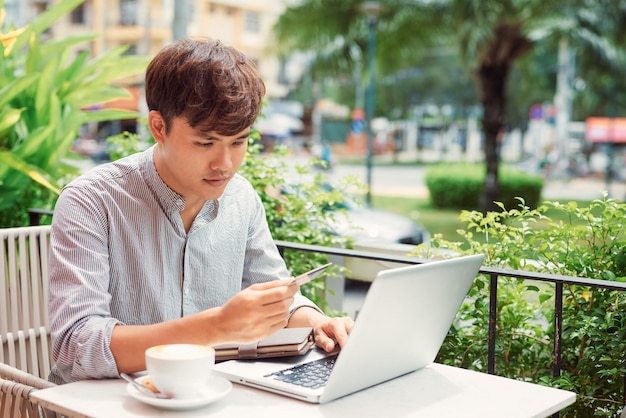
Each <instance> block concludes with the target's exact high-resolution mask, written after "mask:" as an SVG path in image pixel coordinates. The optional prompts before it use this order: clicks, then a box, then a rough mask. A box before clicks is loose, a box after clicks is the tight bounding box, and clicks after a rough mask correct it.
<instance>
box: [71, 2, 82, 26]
mask: <svg viewBox="0 0 626 418" xmlns="http://www.w3.org/2000/svg"><path fill="white" fill-rule="evenodd" d="M70 20H71V22H72V24H74V25H84V24H85V4H84V3H81V4H79V5H78V6H77V7H76V8H75V9H74V10H72V13H71V14H70Z"/></svg>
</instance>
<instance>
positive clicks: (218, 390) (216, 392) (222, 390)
mask: <svg viewBox="0 0 626 418" xmlns="http://www.w3.org/2000/svg"><path fill="white" fill-rule="evenodd" d="M147 378H148V376H141V377H138V378H137V379H135V381H136V382H137V383H139V384H141V382H143V380H144V379H147ZM232 388H233V384H232V383H231V382H230V381H229V380H227V379H224V378H223V377H220V376H213V377H212V378H211V380H210V381H209V384H208V385H207V387H206V388H203V389H202V390H201V391H200V396H198V397H197V398H192V399H176V398H174V399H158V398H151V397H150V396H148V395H144V394H143V393H141V392H140V391H139V390H137V388H135V387H134V386H133V385H131V384H130V383H129V384H128V385H127V386H126V391H127V392H128V394H129V395H130V396H132V397H133V398H135V399H137V400H138V401H141V402H143V403H146V404H148V405H152V406H156V407H157V408H163V409H175V410H183V409H194V408H200V407H202V406H205V405H208V404H210V403H211V402H215V401H217V400H218V399H221V398H222V397H224V396H226V395H227V394H228V393H229V392H230V390H231V389H232Z"/></svg>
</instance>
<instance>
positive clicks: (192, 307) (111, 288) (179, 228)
mask: <svg viewBox="0 0 626 418" xmlns="http://www.w3.org/2000/svg"><path fill="white" fill-rule="evenodd" d="M183 208H184V201H183V199H182V197H181V196H180V195H178V194H177V193H176V192H174V191H173V190H171V189H170V188H169V187H168V186H167V185H166V184H165V183H164V182H163V180H161V178H160V177H159V175H158V173H157V171H156V169H155V166H154V160H153V148H150V149H148V150H146V151H144V152H142V153H138V154H135V155H132V156H130V157H126V158H123V159H120V160H118V161H116V162H113V163H109V164H104V165H101V166H98V167H96V168H94V169H93V170H91V171H89V172H87V173H85V174H84V175H83V176H81V177H79V178H78V179H76V180H74V181H72V182H71V183H70V184H69V185H67V186H66V187H65V188H64V190H63V192H62V193H61V196H60V197H59V199H58V201H57V204H56V206H55V211H54V220H53V224H52V231H51V243H50V288H49V310H50V325H51V332H52V341H53V356H54V359H55V365H54V367H53V370H52V373H51V375H50V380H51V381H52V382H55V383H66V382H71V381H75V380H80V379H88V378H110V377H117V376H118V371H117V366H116V363H115V359H114V358H113V354H112V353H111V350H110V348H109V346H110V342H111V333H112V330H113V327H114V326H116V325H118V324H126V325H142V324H153V323H158V322H162V321H167V320H171V319H176V318H180V317H183V316H187V315H190V314H193V313H196V312H199V311H202V310H206V309H209V308H214V307H217V306H220V305H222V304H224V303H225V302H226V301H227V300H228V299H230V298H231V297H232V296H233V295H235V294H236V293H237V292H239V291H241V290H242V289H243V288H246V287H248V286H250V285H251V284H253V283H258V282H264V281H268V280H274V279H287V278H288V277H289V272H288V271H287V268H286V266H285V263H284V262H283V260H282V258H281V257H280V254H279V253H278V250H277V248H276V245H275V244H274V241H273V239H272V236H271V234H270V231H269V228H268V226H267V221H266V218H265V211H264V209H263V205H262V203H261V200H260V198H259V196H258V195H257V194H256V192H255V191H254V189H253V187H252V185H251V184H250V183H249V182H248V181H247V180H245V179H244V178H243V177H241V176H239V175H236V176H235V177H234V178H233V179H232V180H231V181H230V183H229V184H228V185H227V187H226V189H225V191H224V193H223V195H222V196H221V197H220V198H219V199H217V200H210V201H207V202H206V203H205V204H204V206H203V208H202V209H201V211H200V213H199V214H198V215H197V217H196V218H195V220H194V222H193V224H192V226H191V229H190V230H189V233H186V232H185V228H184V226H183V223H182V219H181V217H180V214H179V212H180V211H181V210H182V209H183ZM301 306H314V304H313V303H312V302H311V301H309V300H308V299H306V298H305V297H304V296H302V295H301V294H298V295H296V300H295V302H294V304H293V306H292V307H291V311H292V312H293V311H294V310H295V309H297V308H298V307H301Z"/></svg>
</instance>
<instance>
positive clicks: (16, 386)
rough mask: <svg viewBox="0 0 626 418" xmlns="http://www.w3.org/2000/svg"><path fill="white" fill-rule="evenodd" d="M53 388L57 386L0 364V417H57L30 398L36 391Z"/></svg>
mask: <svg viewBox="0 0 626 418" xmlns="http://www.w3.org/2000/svg"><path fill="white" fill-rule="evenodd" d="M53 386H56V385H55V384H54V383H51V382H48V381H47V380H44V379H41V378H39V377H37V376H33V375H31V374H29V373H27V372H24V371H22V370H19V369H16V368H14V367H11V366H8V365H6V364H3V363H0V417H2V418H30V417H33V418H34V417H38V418H39V417H46V418H51V417H57V416H58V415H57V414H56V413H54V412H52V411H49V410H46V409H44V408H43V407H41V406H39V405H38V404H37V402H36V401H35V400H33V399H31V397H30V394H31V393H32V392H33V391H35V390H39V389H45V388H49V387H53Z"/></svg>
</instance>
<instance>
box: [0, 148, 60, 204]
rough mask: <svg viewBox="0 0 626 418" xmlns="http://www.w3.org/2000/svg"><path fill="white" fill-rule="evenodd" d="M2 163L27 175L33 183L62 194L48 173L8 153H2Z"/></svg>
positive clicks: (0, 159)
mask: <svg viewBox="0 0 626 418" xmlns="http://www.w3.org/2000/svg"><path fill="white" fill-rule="evenodd" d="M0 161H1V162H3V163H4V164H6V165H7V166H9V167H12V168H14V169H15V170H17V171H19V172H20V173H23V174H25V175H27V176H28V177H30V178H31V179H32V180H33V181H35V182H37V183H39V184H41V185H42V186H44V187H45V188H47V189H48V190H50V191H52V192H54V193H56V194H60V193H61V190H60V189H59V188H58V187H57V186H56V185H54V184H53V183H52V181H51V180H50V176H49V175H48V173H46V172H45V171H43V170H41V169H40V168H39V167H36V166H34V165H31V164H28V163H27V162H26V161H24V160H22V159H21V158H19V157H17V156H16V155H14V154H11V153H10V152H7V151H0Z"/></svg>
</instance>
